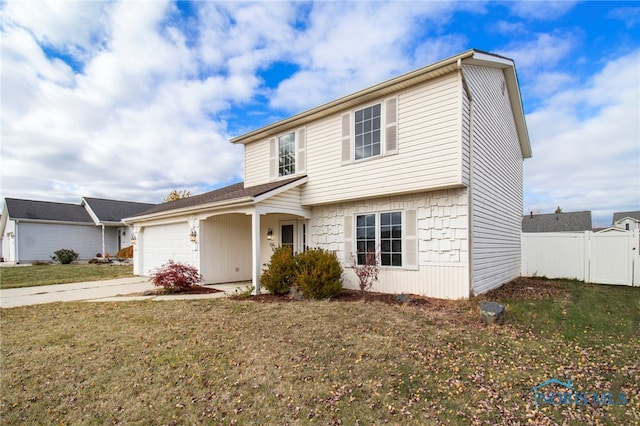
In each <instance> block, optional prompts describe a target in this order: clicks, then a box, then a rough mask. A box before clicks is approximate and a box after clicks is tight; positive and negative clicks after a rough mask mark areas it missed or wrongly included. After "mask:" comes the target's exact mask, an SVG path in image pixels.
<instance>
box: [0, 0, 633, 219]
mask: <svg viewBox="0 0 640 426" xmlns="http://www.w3.org/2000/svg"><path fill="white" fill-rule="evenodd" d="M0 8H1V9H0V14H1V15H2V26H1V31H2V68H1V71H0V72H1V78H2V80H1V84H2V92H1V101H2V117H1V119H2V145H1V148H0V150H1V151H0V154H1V164H0V167H1V169H2V181H1V187H0V196H1V197H15V198H29V199H40V200H51V201H62V202H74V203H77V202H78V201H79V199H80V197H81V196H92V197H104V198H113V199H121V200H134V201H146V202H160V201H161V200H162V199H163V198H164V197H165V196H166V195H167V194H168V193H169V191H171V190H172V189H188V190H190V191H191V192H192V193H200V192H205V191H208V190H210V189H213V188H217V187H220V186H223V185H226V184H229V183H232V182H237V181H240V180H241V179H242V172H243V170H242V167H243V164H242V154H243V153H242V147H238V146H233V145H231V144H230V143H229V139H230V138H232V137H234V136H238V135H240V134H242V133H244V132H247V131H250V130H253V129H256V128H259V127H261V126H264V125H266V124H269V123H271V122H273V121H275V120H279V119H282V118H285V117H288V116H290V115H292V114H295V113H298V112H301V111H304V110H306V109H309V108H312V107H314V106H317V105H320V104H322V103H324V102H328V101H331V100H333V99H336V98H339V97H341V96H344V95H346V94H349V93H352V92H354V91H356V90H359V89H362V88H365V87H368V86H371V85H373V84H376V83H379V82H382V81H384V80H387V79H389V78H392V77H394V76H397V75H399V74H401V73H404V72H407V71H411V70H414V69H416V68H419V67H421V66H424V65H428V64H430V63H432V62H434V61H437V60H440V59H443V58H446V57H448V56H451V55H454V54H457V53H460V52H462V51H465V50H468V49H470V48H477V49H481V50H486V51H490V52H494V53H497V54H501V55H505V56H507V57H510V58H512V59H514V60H515V62H516V67H517V72H518V77H519V80H520V86H521V91H522V99H523V106H524V110H525V114H526V118H527V125H528V129H529V134H530V138H531V143H532V148H533V158H531V159H528V160H526V162H525V178H524V194H525V195H524V196H525V198H524V212H529V211H535V212H540V213H550V212H553V210H555V208H556V206H560V207H561V208H562V209H563V210H564V211H580V210H591V211H592V212H593V219H594V225H600V226H606V225H609V224H610V222H611V217H612V214H613V212H614V211H629V210H640V119H639V117H640V3H638V2H591V1H590V2H570V1H560V2H545V1H536V2H480V1H474V2H419V1H416V2H316V3H310V2H266V1H263V2H251V3H234V2H209V1H201V2H193V3H190V2H168V1H145V2H118V1H116V2H98V1H93V2H83V1H76V2H65V1H43V2H37V1H29V2H18V1H9V2H4V3H2V4H1V6H0Z"/></svg>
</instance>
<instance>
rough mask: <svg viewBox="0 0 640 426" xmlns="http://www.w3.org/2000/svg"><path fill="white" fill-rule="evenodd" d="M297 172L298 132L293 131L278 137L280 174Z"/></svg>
mask: <svg viewBox="0 0 640 426" xmlns="http://www.w3.org/2000/svg"><path fill="white" fill-rule="evenodd" d="M295 172H296V134H295V133H294V132H291V133H289V134H287V135H284V136H280V137H279V138H278V176H287V175H292V174H294V173H295Z"/></svg>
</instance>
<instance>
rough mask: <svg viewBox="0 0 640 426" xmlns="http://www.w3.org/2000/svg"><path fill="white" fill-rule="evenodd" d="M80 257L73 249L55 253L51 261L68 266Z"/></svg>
mask: <svg viewBox="0 0 640 426" xmlns="http://www.w3.org/2000/svg"><path fill="white" fill-rule="evenodd" d="M78 257H80V255H79V254H78V253H76V252H75V251H73V250H71V249H60V250H56V251H54V252H53V256H51V259H52V260H53V261H55V262H60V263H62V264H63V265H68V264H69V263H71V262H75V261H76V260H78Z"/></svg>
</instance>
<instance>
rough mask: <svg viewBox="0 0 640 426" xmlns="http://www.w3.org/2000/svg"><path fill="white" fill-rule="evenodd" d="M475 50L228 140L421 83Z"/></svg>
mask: <svg viewBox="0 0 640 426" xmlns="http://www.w3.org/2000/svg"><path fill="white" fill-rule="evenodd" d="M475 53H477V51H475V50H473V49H472V50H467V51H466V52H462V53H460V54H458V55H455V56H452V57H450V58H446V59H443V60H442V61H439V62H436V63H434V64H431V65H427V66H425V67H422V68H419V69H417V70H415V71H411V72H409V73H406V74H403V75H401V76H398V77H395V78H392V79H390V80H387V81H384V82H382V83H379V84H376V85H375V86H371V87H368V88H366V89H363V90H360V91H358V92H355V93H352V94H350V95H347V96H343V97H342V98H339V99H336V100H335V101H331V102H329V103H326V104H324V105H321V106H319V107H316V108H313V109H310V110H308V111H305V112H302V113H300V114H297V115H294V116H292V117H289V118H285V119H284V120H281V121H278V122H276V123H273V124H270V125H267V126H265V127H262V128H260V129H257V130H254V131H252V132H249V133H246V134H244V135H241V136H237V137H235V138H233V139H231V143H233V144H238V143H241V144H246V143H249V142H253V141H256V140H260V139H264V138H266V137H268V136H269V135H271V134H274V133H278V132H280V131H282V130H283V129H285V128H286V129H288V128H293V127H301V126H304V125H305V124H306V123H309V122H311V121H313V120H317V119H320V118H322V117H326V116H328V115H331V114H334V113H337V112H339V111H342V110H344V109H348V108H351V107H353V106H355V105H358V104H360V103H362V102H366V101H369V100H373V99H376V98H379V97H382V96H387V95H389V94H390V93H394V92H397V91H399V90H402V89H404V88H407V87H411V86H413V85H415V84H419V83H422V82H424V81H427V80H430V79H432V78H436V77H439V76H441V75H443V74H446V73H449V72H454V71H455V70H456V69H457V62H458V60H460V59H462V60H464V59H466V58H469V57H473V55H474V54H475Z"/></svg>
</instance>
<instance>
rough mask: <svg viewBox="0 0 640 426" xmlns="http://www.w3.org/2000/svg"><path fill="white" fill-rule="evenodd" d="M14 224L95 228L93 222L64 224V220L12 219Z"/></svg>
mask: <svg viewBox="0 0 640 426" xmlns="http://www.w3.org/2000/svg"><path fill="white" fill-rule="evenodd" d="M14 221H15V222H16V223H43V224H55V225H81V226H97V225H96V224H95V223H93V222H66V221H64V220H42V219H14Z"/></svg>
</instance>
